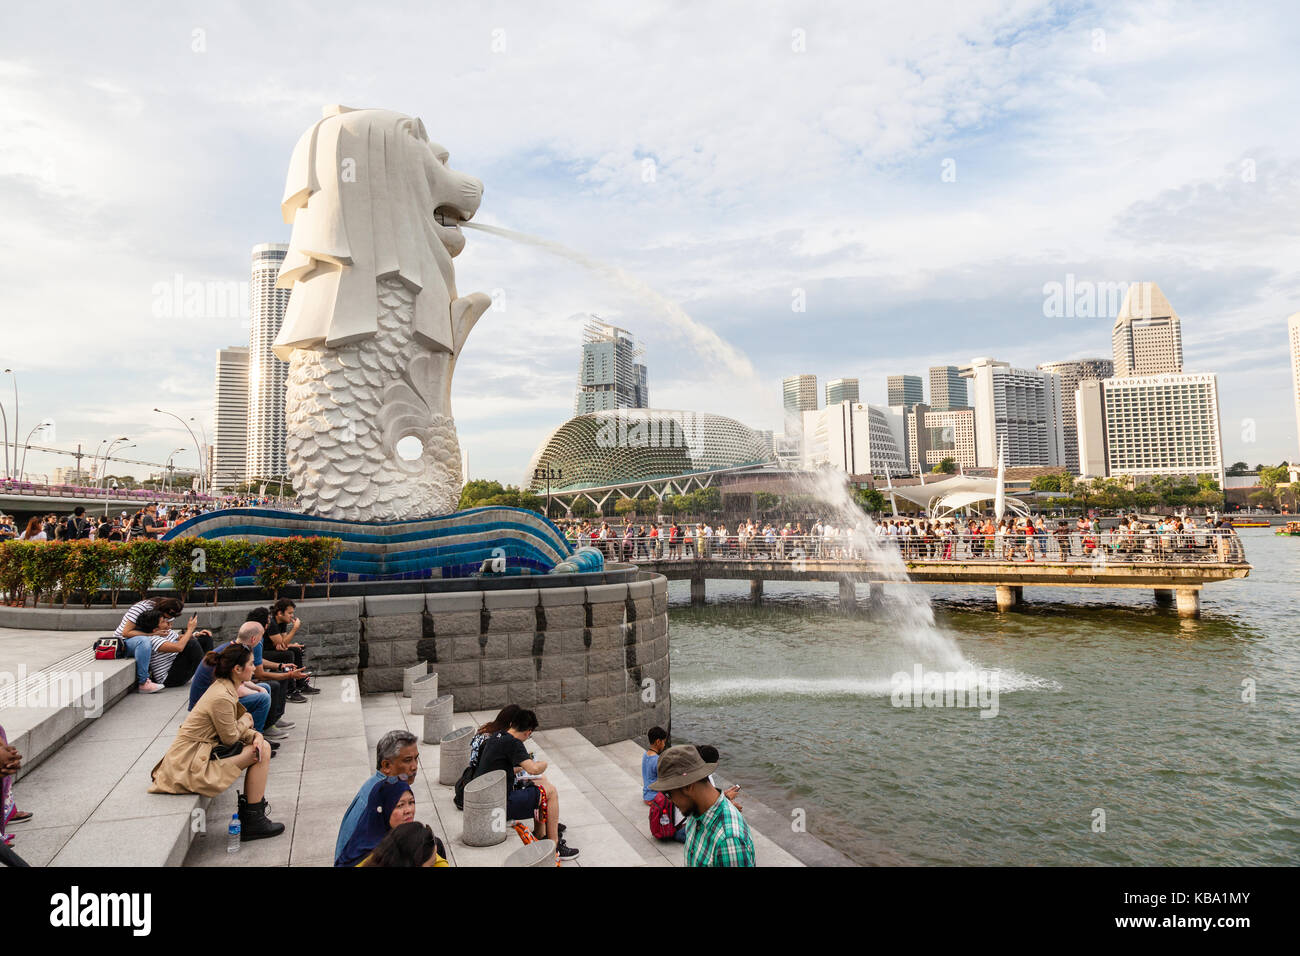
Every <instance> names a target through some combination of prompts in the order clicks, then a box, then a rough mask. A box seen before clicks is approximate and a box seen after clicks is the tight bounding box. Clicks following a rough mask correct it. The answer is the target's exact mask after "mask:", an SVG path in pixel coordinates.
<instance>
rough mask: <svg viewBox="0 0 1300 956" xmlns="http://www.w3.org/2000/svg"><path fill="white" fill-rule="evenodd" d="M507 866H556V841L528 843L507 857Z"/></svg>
mask: <svg viewBox="0 0 1300 956" xmlns="http://www.w3.org/2000/svg"><path fill="white" fill-rule="evenodd" d="M506 866H552V867H553V866H555V842H554V841H553V840H538V841H536V842H535V843H526V844H524V845H523V846H521V847H520V848H519V849H517V850H515V852H514V853H511V854H510V855H509V856H508V857H506Z"/></svg>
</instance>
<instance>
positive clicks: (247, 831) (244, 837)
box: [239, 793, 284, 843]
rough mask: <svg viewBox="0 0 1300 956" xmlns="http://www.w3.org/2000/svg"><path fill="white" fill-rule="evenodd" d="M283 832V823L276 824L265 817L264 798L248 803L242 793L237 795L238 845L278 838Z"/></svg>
mask: <svg viewBox="0 0 1300 956" xmlns="http://www.w3.org/2000/svg"><path fill="white" fill-rule="evenodd" d="M283 832H284V824H283V823H276V822H274V821H273V820H271V819H269V818H268V817H267V815H266V798H265V797H263V798H262V799H261V800H260V801H258V802H257V803H249V802H248V800H247V798H245V796H244V795H243V794H242V793H241V794H239V842H240V843H247V842H248V841H249V840H262V839H265V838H266V837H273V836H279V835H280V834H281V833H283Z"/></svg>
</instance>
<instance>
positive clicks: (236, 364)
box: [211, 345, 248, 491]
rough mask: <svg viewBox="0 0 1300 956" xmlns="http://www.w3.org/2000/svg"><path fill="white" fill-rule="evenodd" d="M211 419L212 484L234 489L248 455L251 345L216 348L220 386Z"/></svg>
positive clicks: (240, 478)
mask: <svg viewBox="0 0 1300 956" xmlns="http://www.w3.org/2000/svg"><path fill="white" fill-rule="evenodd" d="M213 408H214V409H215V414H214V416H213V422H212V465H211V470H212V487H213V488H214V489H216V490H218V491H220V490H222V489H225V488H232V487H234V486H235V485H238V484H239V483H240V482H242V481H244V479H245V472H244V466H245V462H246V458H247V454H248V348H247V347H246V346H242V345H235V346H231V347H230V348H226V349H218V350H217V389H216V396H215V400H214V403H213Z"/></svg>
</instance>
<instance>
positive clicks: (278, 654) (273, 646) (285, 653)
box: [262, 598, 320, 704]
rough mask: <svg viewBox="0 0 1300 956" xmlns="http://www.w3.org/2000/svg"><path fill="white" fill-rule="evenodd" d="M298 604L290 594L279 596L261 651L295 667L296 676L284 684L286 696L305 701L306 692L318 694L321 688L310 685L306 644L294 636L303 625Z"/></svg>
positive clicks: (293, 671)
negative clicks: (285, 596) (304, 660)
mask: <svg viewBox="0 0 1300 956" xmlns="http://www.w3.org/2000/svg"><path fill="white" fill-rule="evenodd" d="M296 608H297V605H295V604H294V603H293V601H291V600H289V598H280V600H278V601H276V602H275V605H274V606H273V607H272V608H271V609H270V612H269V620H268V623H267V625H266V641H267V647H266V649H265V650H264V651H263V652H262V659H263V660H266V661H274V662H275V663H277V664H280V665H283V666H285V667H291V668H292V673H293V677H292V678H290V679H289V683H288V685H287V686H286V687H285V699H286V700H288V701H291V702H293V703H295V704H305V703H307V697H306V696H305V695H307V694H319V693H320V690H319V689H318V688H315V687H312V686H311V684H310V682H309V678H310V677H311V675H310V674H308V673H307V671H305V670H303V664H302V660H303V651H304V649H305V648H304V647H303V645H302V644H301V643H299V642H297V641H295V640H294V637H295V636H296V635H297V633H298V628H299V627H301V626H302V620H301V619H300V618H299V617H298V615H297V611H296Z"/></svg>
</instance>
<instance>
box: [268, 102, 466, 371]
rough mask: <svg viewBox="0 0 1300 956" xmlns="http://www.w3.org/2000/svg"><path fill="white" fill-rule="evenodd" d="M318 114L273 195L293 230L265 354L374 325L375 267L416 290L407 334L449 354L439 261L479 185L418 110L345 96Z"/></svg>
mask: <svg viewBox="0 0 1300 956" xmlns="http://www.w3.org/2000/svg"><path fill="white" fill-rule="evenodd" d="M324 113H325V115H324V117H323V118H322V119H321V120H319V121H318V122H317V123H316V124H315V125H313V126H312V127H311V128H310V129H308V130H307V131H306V132H305V133H303V134H302V136H301V137H300V138H299V140H298V144H297V146H295V147H294V150H293V157H292V159H291V160H290V162H289V176H288V180H287V183H286V185H285V191H284V199H283V200H282V201H281V204H280V210H281V213H282V215H283V216H284V221H285V222H286V223H290V224H292V225H293V235H292V237H291V238H290V240H289V253H288V255H287V256H285V260H284V265H283V266H282V267H281V268H280V274H279V278H278V280H277V285H279V286H280V287H281V288H292V289H293V296H292V298H291V300H290V302H289V307H288V309H287V310H286V312H285V317H284V323H283V325H282V326H281V329H280V334H279V335H278V336H277V338H276V340H275V346H274V349H275V353H276V355H277V356H279V358H280V359H282V360H284V361H288V360H289V356H290V354H291V353H292V351H293V349H295V348H318V347H320V346H321V345H326V346H330V347H336V346H339V345H344V344H347V343H350V342H355V341H358V340H360V339H364V338H366V337H368V336H372V335H374V334H375V333H376V331H377V327H376V320H375V300H376V294H377V282H378V280H379V278H381V277H384V276H396V277H397V278H399V279H400V280H401V282H402V283H403V284H404V285H405V286H406V287H407V288H408V289H410V290H411V291H412V292H414V293H415V294H416V298H415V316H414V322H413V328H412V331H413V333H414V336H415V339H416V341H419V342H421V343H423V344H424V345H426V346H427V347H429V348H431V349H436V350H442V351H447V352H453V353H454V352H457V351H458V350H459V345H460V344H461V342H462V341H463V335H461V336H460V337H459V338H460V341H458V336H457V329H456V327H455V326H456V322H455V321H454V320H455V318H456V317H455V316H453V310H452V303H454V302H455V301H456V299H457V295H456V275H455V270H454V268H453V266H452V262H451V260H452V258H453V257H454V256H456V255H458V254H459V253H460V251H461V250H462V249H463V248H464V247H465V236H464V234H463V233H462V232H461V231H460V227H459V223H460V222H462V221H465V220H468V219H470V218H472V217H473V215H474V213H475V212H476V211H477V210H478V206H479V202H480V201H481V199H482V196H483V184H482V183H481V182H479V181H478V180H477V179H475V178H473V177H472V176H466V175H465V174H464V173H460V172H457V171H456V170H454V169H452V168H451V167H449V166H448V165H447V158H448V153H447V150H445V149H443V148H442V147H441V146H439V145H437V144H436V143H431V142H430V141H429V136H428V134H427V133H426V132H425V129H424V123H423V122H421V121H420V120H418V119H414V118H412V117H410V116H404V115H403V114H401V113H395V112H392V111H391V110H378V109H360V110H354V109H349V108H348V107H345V106H327V107H326V108H325V110H324ZM295 283H296V285H295ZM465 331H466V332H467V331H468V330H465Z"/></svg>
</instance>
